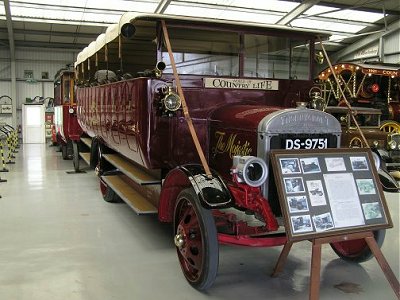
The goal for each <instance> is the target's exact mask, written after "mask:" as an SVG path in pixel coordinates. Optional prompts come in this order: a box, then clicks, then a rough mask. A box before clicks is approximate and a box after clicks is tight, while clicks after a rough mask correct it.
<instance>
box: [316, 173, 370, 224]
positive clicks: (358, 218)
mask: <svg viewBox="0 0 400 300" xmlns="http://www.w3.org/2000/svg"><path fill="white" fill-rule="evenodd" d="M324 180H325V186H326V190H327V193H328V198H329V203H330V206H331V212H332V218H333V222H334V224H335V227H336V228H340V227H351V226H359V225H363V224H365V221H364V217H363V211H362V209H361V204H360V199H359V198H358V193H357V187H356V184H355V181H354V177H353V174H352V173H340V174H324Z"/></svg>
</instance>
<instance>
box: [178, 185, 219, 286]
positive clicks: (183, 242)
mask: <svg viewBox="0 0 400 300" xmlns="http://www.w3.org/2000/svg"><path fill="white" fill-rule="evenodd" d="M174 233H175V237H174V242H175V245H176V252H177V255H178V259H179V263H180V265H181V268H182V271H183V274H184V275H185V277H186V280H187V281H188V282H189V283H190V284H191V285H192V286H193V287H194V288H196V289H198V290H206V289H208V288H209V287H210V286H211V285H212V284H213V283H214V281H215V278H216V276H217V271H218V260H219V257H218V255H219V253H218V238H217V229H216V227H215V222H214V218H213V215H212V212H211V211H210V210H207V209H205V208H203V207H202V206H201V204H200V201H199V199H198V198H197V196H196V194H195V192H194V191H193V189H191V188H189V189H185V190H183V191H182V192H181V193H180V194H179V195H178V199H177V202H176V206H175V214H174Z"/></svg>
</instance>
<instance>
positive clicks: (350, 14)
mask: <svg viewBox="0 0 400 300" xmlns="http://www.w3.org/2000/svg"><path fill="white" fill-rule="evenodd" d="M304 15H307V16H314V15H315V16H320V17H326V18H335V19H339V20H349V21H360V22H366V23H374V22H376V21H379V20H380V19H382V18H383V13H374V12H366V11H359V10H355V9H339V8H335V7H328V6H322V5H314V6H312V7H311V8H310V9H308V10H307V11H306V12H305V13H304Z"/></svg>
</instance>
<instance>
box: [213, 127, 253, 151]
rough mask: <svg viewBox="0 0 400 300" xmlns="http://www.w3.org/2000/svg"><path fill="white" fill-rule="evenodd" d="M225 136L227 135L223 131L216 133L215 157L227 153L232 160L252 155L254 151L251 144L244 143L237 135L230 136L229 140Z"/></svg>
mask: <svg viewBox="0 0 400 300" xmlns="http://www.w3.org/2000/svg"><path fill="white" fill-rule="evenodd" d="M225 135H226V133H225V132H222V131H216V132H215V137H216V139H217V144H216V146H215V148H214V149H213V152H214V155H215V154H222V153H227V154H228V155H229V157H230V158H232V157H233V156H235V155H241V156H246V155H250V154H251V152H252V150H253V149H252V148H251V144H250V142H248V141H244V142H242V141H241V140H239V139H238V138H237V134H230V135H229V137H228V138H226V137H225Z"/></svg>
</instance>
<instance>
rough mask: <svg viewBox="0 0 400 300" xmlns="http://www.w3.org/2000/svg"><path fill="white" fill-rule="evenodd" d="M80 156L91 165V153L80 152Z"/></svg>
mask: <svg viewBox="0 0 400 300" xmlns="http://www.w3.org/2000/svg"><path fill="white" fill-rule="evenodd" d="M79 156H80V157H82V159H83V160H84V161H85V163H87V164H88V165H90V153H89V152H79Z"/></svg>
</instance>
